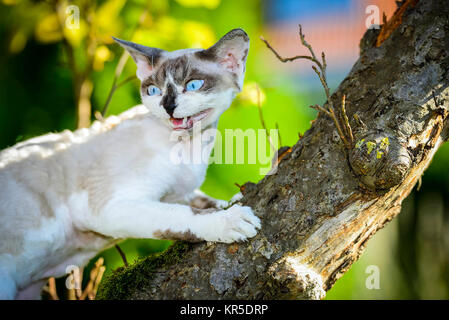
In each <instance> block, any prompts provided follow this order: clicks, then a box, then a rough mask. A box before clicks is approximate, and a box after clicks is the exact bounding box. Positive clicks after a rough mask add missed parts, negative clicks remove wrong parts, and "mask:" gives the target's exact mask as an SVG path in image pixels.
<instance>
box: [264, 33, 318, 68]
mask: <svg viewBox="0 0 449 320" xmlns="http://www.w3.org/2000/svg"><path fill="white" fill-rule="evenodd" d="M260 40H262V41H263V42H265V44H266V46H267V48H268V49H270V50H271V51H272V52H273V53H274V55H275V56H276V57H277V58H278V59H279V60H281V61H282V62H289V61H295V60H297V59H308V60H311V61H314V60H313V58H312V57H310V56H294V57H290V58H283V57H281V56H280V55H279V53H277V51H276V50H274V48H273V47H272V46H271V45H270V44H269V43H268V41H267V40H265V39H264V38H263V37H260ZM314 62H315V61H314Z"/></svg>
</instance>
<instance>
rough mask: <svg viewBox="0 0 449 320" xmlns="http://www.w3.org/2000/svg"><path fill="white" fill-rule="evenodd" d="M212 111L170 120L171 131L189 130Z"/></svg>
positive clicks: (208, 110) (207, 110)
mask: <svg viewBox="0 0 449 320" xmlns="http://www.w3.org/2000/svg"><path fill="white" fill-rule="evenodd" d="M211 111H212V109H211V108H209V109H206V110H203V111H201V112H198V113H196V114H194V115H191V116H188V117H184V118H173V117H172V118H170V122H171V124H172V126H173V130H189V129H192V128H193V125H194V124H195V123H196V122H198V121H200V120H203V119H204V118H206V117H207V116H208V115H209V113H210V112H211Z"/></svg>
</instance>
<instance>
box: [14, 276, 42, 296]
mask: <svg viewBox="0 0 449 320" xmlns="http://www.w3.org/2000/svg"><path fill="white" fill-rule="evenodd" d="M44 285H45V280H41V281H37V282H34V283H32V284H30V285H29V286H28V287H26V288H23V289H21V290H19V292H18V293H17V296H16V299H17V300H40V299H41V294H42V288H43V287H44Z"/></svg>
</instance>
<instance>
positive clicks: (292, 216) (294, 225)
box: [99, 0, 449, 299]
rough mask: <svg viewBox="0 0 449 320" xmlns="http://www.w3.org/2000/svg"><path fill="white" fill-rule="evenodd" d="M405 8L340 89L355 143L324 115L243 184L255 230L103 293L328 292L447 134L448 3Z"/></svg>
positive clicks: (123, 279)
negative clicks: (267, 170) (273, 165)
mask: <svg viewBox="0 0 449 320" xmlns="http://www.w3.org/2000/svg"><path fill="white" fill-rule="evenodd" d="M404 5H406V6H407V7H406V8H402V10H398V11H397V12H396V14H395V16H394V17H393V18H392V20H390V21H393V20H394V23H390V24H388V23H387V25H385V26H383V28H390V29H391V30H385V29H384V30H383V32H382V31H381V32H379V30H368V31H367V33H366V34H365V36H364V38H363V39H362V41H361V53H360V58H359V59H358V61H357V62H356V63H355V65H354V66H353V68H352V70H351V72H350V73H349V75H348V76H347V78H346V79H345V80H344V81H343V82H342V83H341V84H340V86H339V88H338V89H337V91H336V92H335V93H334V94H333V95H332V97H331V99H332V100H333V103H334V105H335V106H338V105H339V103H340V101H341V98H342V95H343V94H346V97H347V98H346V101H347V105H346V109H347V115H348V118H349V120H350V124H351V127H352V129H353V131H354V139H355V146H354V148H352V150H347V149H346V148H345V147H344V145H343V143H342V141H341V140H340V138H339V135H338V134H337V131H336V130H335V126H334V124H333V122H332V121H331V119H330V118H329V117H327V116H326V115H324V114H320V115H319V116H318V118H317V120H316V121H315V122H314V123H313V125H312V126H311V128H310V129H309V130H308V131H307V132H306V133H305V135H304V137H303V138H302V139H300V140H299V141H298V142H297V143H296V145H295V146H293V147H292V149H291V152H290V153H288V154H286V156H285V157H283V158H282V161H280V163H279V167H278V171H277V173H276V174H274V175H269V176H266V177H265V178H264V179H263V180H261V181H260V182H259V183H258V184H250V183H248V184H246V185H245V188H244V192H243V194H244V198H243V200H242V201H241V202H242V203H243V204H245V205H249V206H251V207H252V208H253V209H254V211H255V212H256V214H257V215H258V216H259V217H260V218H261V220H262V222H263V227H262V230H261V231H260V233H259V234H258V235H257V236H256V237H255V238H253V239H251V240H250V241H248V242H245V243H240V244H231V245H224V244H206V243H202V244H195V245H192V244H186V243H182V242H179V243H176V244H175V245H174V246H173V247H172V248H171V249H169V250H168V252H166V253H164V254H161V255H158V256H156V257H149V258H146V259H144V260H142V261H140V262H138V263H136V264H135V265H133V266H131V267H129V268H126V269H125V268H122V269H119V270H117V271H116V272H115V273H114V275H112V276H111V277H110V278H109V279H107V280H106V281H105V282H104V283H103V285H102V286H101V289H100V294H99V297H101V298H106V299H107V298H118V299H127V298H130V299H320V298H323V297H324V295H325V291H327V290H329V289H330V288H331V287H332V285H333V284H334V283H335V281H337V280H338V279H339V278H340V277H341V276H342V274H343V273H344V272H345V271H346V270H348V268H349V267H350V266H351V264H352V263H353V262H354V261H356V260H357V259H358V258H359V256H360V254H361V252H362V251H363V248H364V247H365V245H366V243H367V241H368V239H369V238H370V237H371V236H372V235H373V234H374V233H375V232H376V231H377V230H379V229H380V228H382V227H383V226H384V225H385V224H386V223H387V222H388V221H390V220H391V219H393V218H394V217H395V216H396V215H397V214H398V213H399V212H400V210H401V203H402V201H403V200H404V198H405V197H407V195H408V194H409V193H410V191H411V190H412V188H413V187H414V185H415V183H416V182H417V181H418V180H419V178H420V177H421V175H422V174H423V172H424V170H425V169H426V168H427V166H428V165H429V163H430V161H431V160H432V157H433V155H434V154H435V152H436V151H437V150H438V148H439V147H440V146H441V144H442V143H443V142H444V141H446V140H447V139H448V137H449V120H448V117H447V115H448V111H449V88H448V85H449V73H448V70H449V5H448V4H447V1H444V0H426V1H424V0H421V1H404V2H403V6H404ZM404 9H405V10H404ZM398 21H399V23H398ZM386 31H387V32H386ZM434 96H435V98H434ZM355 114H356V115H357V116H358V118H359V119H361V121H356V118H357V116H356V117H354V115H355Z"/></svg>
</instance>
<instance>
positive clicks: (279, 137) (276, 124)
mask: <svg viewBox="0 0 449 320" xmlns="http://www.w3.org/2000/svg"><path fill="white" fill-rule="evenodd" d="M275 126H276V130H277V133H278V142H279V145H280V146H282V145H283V144H282V139H281V131H280V130H279V124H278V123H277V122H276V123H275Z"/></svg>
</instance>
